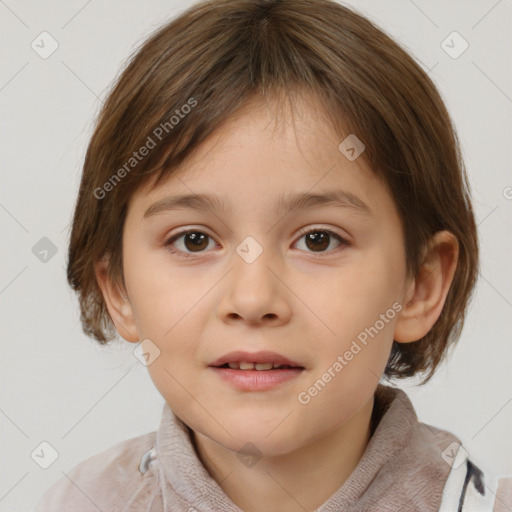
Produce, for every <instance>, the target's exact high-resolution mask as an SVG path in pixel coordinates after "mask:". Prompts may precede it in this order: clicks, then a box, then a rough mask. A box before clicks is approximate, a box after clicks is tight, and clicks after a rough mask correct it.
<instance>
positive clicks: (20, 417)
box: [0, 0, 512, 512]
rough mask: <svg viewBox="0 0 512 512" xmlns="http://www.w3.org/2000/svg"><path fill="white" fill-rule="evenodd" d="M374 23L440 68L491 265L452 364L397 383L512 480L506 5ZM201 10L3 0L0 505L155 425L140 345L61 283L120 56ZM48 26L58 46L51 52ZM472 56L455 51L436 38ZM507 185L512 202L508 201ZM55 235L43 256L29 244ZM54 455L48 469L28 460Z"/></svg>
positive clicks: (430, 5)
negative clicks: (186, 12)
mask: <svg viewBox="0 0 512 512" xmlns="http://www.w3.org/2000/svg"><path fill="white" fill-rule="evenodd" d="M348 4H349V5H351V6H353V7H355V8H356V9H357V10H359V11H360V12H362V13H363V14H366V15H367V16H368V17H370V18H371V19H372V20H373V21H374V22H376V23H377V24H378V25H379V26H381V27H382V28H384V29H385V30H386V31H388V32H389V33H390V34H391V35H392V36H394V37H395V38H396V39H397V40H398V41H399V42H400V43H401V44H402V45H403V46H405V47H406V48H407V49H409V50H410V51H411V52H412V53H413V54H414V55H415V56H416V58H417V59H418V60H419V61H420V62H421V65H422V66H423V67H424V69H431V71H430V76H431V77H432V79H433V80H434V82H435V83H436V84H437V85H438V87H439V89H440V91H441V94H442V96H443V98H444V100H445V101H446V103H447V106H448V109H449V111H450V113H451V115H452V116H453V119H454V121H455V124H456V126H457V128H458V133H459V136H460V139H461V143H462V146H463V151H464V156H465V159H466V164H467V169H468V173H469V175H470V181H471V184H472V188H473V194H474V205H475V209H476V214H477V217H478V222H479V234H480V241H481V247H482V264H481V274H480V279H479V283H478V286H477V290H476V295H475V298H474V301H473V303H472V305H471V308H470V311H469V315H468V321H467V324H466V326H465V329H464V332H463V335H462V338H461V340H460V343H459V345H458V346H457V347H456V349H455V350H454V351H453V354H452V359H451V361H450V363H449V364H448V365H444V366H443V367H442V368H441V370H440V371H439V372H438V375H437V376H436V377H435V378H434V379H433V380H432V381H431V382H430V383H428V384H427V385H425V386H423V387H419V388H418V387H414V386H413V384H414V383H407V382H402V383H400V386H401V387H404V388H406V389H407V390H408V392H409V396H410V397H411V399H412V401H413V404H414V405H415V407H416V410H417V413H418V416H419V418H420V420H422V421H424V422H426V423H429V424H431V425H435V426H438V427H440V428H443V429H445V430H449V431H451V432H453V433H455V434H456V435H457V436H458V437H459V438H460V439H461V440H462V442H463V444H464V446H465V448H466V449H467V450H468V452H469V453H470V456H471V457H472V459H473V460H474V462H475V463H477V465H478V464H480V465H481V466H483V467H488V468H490V469H491V470H492V471H493V472H495V473H497V474H503V473H507V474H509V475H510V474H512V436H511V435H510V433H511V431H512V429H511V427H512V377H511V373H512V372H511V366H512V365H511V362H512V343H511V331H512V329H511V327H512V326H511V318H512V315H511V313H512V286H511V284H512V283H511V281H512V279H511V276H512V273H511V270H510V261H511V259H510V256H511V235H510V234H511V233H512V230H511V227H512V226H511V210H512V200H511V199H510V198H511V197H512V189H507V187H512V175H511V171H510V168H511V167H510V166H511V157H510V156H511V155H510V146H511V141H510V134H511V133H512V129H511V119H512V90H511V89H512V71H511V69H512V68H511V66H510V60H509V58H510V48H512V41H511V34H512V30H511V18H512V16H511V15H512V2H510V1H509V0H500V1H496V0H473V1H471V2H464V1H462V0H458V1H452V2H445V1H442V0H436V1H428V2H427V1H426V0H415V1H414V2H413V1H412V0H392V1H387V2H382V1H379V0H361V1H353V2H348ZM190 5H191V2H188V1H187V2H184V1H172V2H171V1H163V0H145V1H142V0H139V1H138V2H133V1H132V2H126V1H121V0H108V1H99V0H92V1H91V0H90V1H88V2H87V1H84V0H72V1H70V0H67V1H64V0H53V1H37V2H36V1H22V0H20V1H15V0H5V1H3V0H0V34H1V45H0V48H1V55H2V61H1V62H2V64H1V70H0V72H1V75H0V108H1V120H2V122H1V125H0V130H1V131H0V136H1V140H2V145H1V154H0V162H1V167H0V169H1V173H2V185H1V190H0V222H1V226H2V238H1V240H2V243H1V256H2V260H1V265H0V270H1V275H0V307H1V311H2V320H1V335H2V337H1V357H0V365H1V366H0V432H1V444H0V447H1V455H0V461H1V472H0V510H1V511H9V512H16V511H22V510H28V509H30V508H31V507H32V506H33V505H34V503H35V502H36V501H37V499H38V498H39V497H40V496H41V495H42V493H43V492H44V491H45V490H46V489H48V488H49V487H50V486H51V485H53V483H55V482H56V481H57V480H58V479H59V478H60V477H61V476H62V474H63V473H62V472H67V471H69V470H70V469H71V468H72V467H73V466H74V465H76V464H77V463H79V462H80V461H82V460H84V459H86V458H88V457H90V456H92V455H93V454H96V453H98V452H100V451H103V450H105V449H107V448H109V447H111V446H112V445H114V444H116V443H118V442H120V441H122V440H125V439H129V438H131V437H134V436H138V435H141V434H143V433H146V432H150V431H153V430H156V429H157V428H158V424H159V420H160V414H161V409H162V405H163V403H164V402H163V398H162V397H161V396H160V395H159V393H158V392H157V390H156V389H155V388H154V386H153V384H152V382H151V380H150V378H149V376H148V374H147V370H146V368H145V367H144V366H143V365H142V364H140V363H139V362H138V361H137V360H136V359H135V358H134V356H133V354H132V350H133V348H134V345H133V344H128V343H126V342H119V344H118V346H117V347H116V346H114V347H111V348H104V347H100V345H99V344H97V343H96V342H95V341H94V340H92V339H89V338H87V337H86V336H85V335H84V334H83V333H82V331H81V326H80V323H79V316H78V306H77V301H76V298H75V296H74V295H73V293H72V292H71V290H70V289H69V288H68V285H67V283H66V276H65V267H66V253H67V243H68V228H69V222H70V220H71V214H72V210H73V206H74V201H75V199H76V194H77V189H78V184H79V176H80V168H81V164H82V162H83V157H84V153H85V148H86V144H87V142H88V138H89V136H90V134H91V129H92V123H93V121H94V116H95V114H96V113H97V112H98V111H99V108H100V106H101V101H102V100H104V99H105V93H106V90H107V89H108V87H109V85H110V84H111V82H112V80H113V79H114V77H115V76H116V75H117V74H118V72H119V71H120V70H121V68H122V63H123V61H124V60H125V59H126V58H127V57H128V56H129V55H130V54H131V53H132V51H134V50H135V48H136V46H137V45H138V44H139V43H140V42H141V41H142V40H143V39H144V38H145V37H146V36H148V35H149V34H150V33H151V32H152V31H153V30H154V29H156V28H157V27H158V26H160V25H161V24H162V23H163V22H165V21H166V20H168V19H170V18H172V17H174V16H175V15H176V14H177V13H179V12H180V11H182V10H183V9H184V8H186V7H188V6H190ZM43 31H47V32H49V33H50V34H51V36H52V37H53V38H54V39H55V40H56V41H57V42H58V44H59V46H58V49H57V50H56V51H55V52H54V53H53V54H52V55H51V56H50V57H49V58H47V59H43V58H41V57H40V56H39V55H38V54H37V53H36V52H35V51H34V50H33V49H32V48H31V43H32V41H33V40H34V39H36V37H37V36H38V35H39V34H40V33H41V32H43ZM453 31H457V32H459V33H460V34H461V35H462V37H463V38H464V39H465V40H466V41H467V42H468V43H469V48H468V49H467V50H466V51H465V52H464V53H463V54H462V55H461V56H460V57H458V58H457V59H453V58H451V57H450V56H449V55H448V54H447V53H446V52H445V51H444V50H443V48H442V47H441V42H442V41H443V40H444V39H445V38H446V37H447V36H448V35H449V34H450V33H452V32H453ZM507 190H508V199H507ZM42 237H48V238H49V239H50V240H51V241H52V242H53V244H55V246H56V248H57V253H56V255H55V256H54V257H52V258H51V259H49V261H47V262H46V263H43V262H41V261H40V260H39V259H38V258H37V257H36V256H35V255H34V254H33V253H32V247H33V246H34V245H35V244H36V243H37V242H38V241H39V240H40V239H41V238H42ZM42 441H47V442H49V443H50V444H51V445H52V446H53V447H55V449H56V450H57V452H58V453H59V457H58V459H57V460H56V461H55V462H54V464H53V465H51V466H50V467H49V468H48V469H46V470H45V469H41V468H40V467H39V466H38V465H37V464H36V463H35V462H34V461H33V460H32V458H31V456H30V454H31V453H32V451H33V450H34V449H35V448H36V447H38V445H39V444H40V443H41V442H42Z"/></svg>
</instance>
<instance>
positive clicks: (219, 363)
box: [209, 351, 306, 391]
mask: <svg viewBox="0 0 512 512" xmlns="http://www.w3.org/2000/svg"><path fill="white" fill-rule="evenodd" d="M209 367H210V368H211V369H212V370H213V371H214V372H215V374H217V375H218V376H219V377H220V378H221V379H222V380H223V381H224V382H226V383H228V384H229V385H231V386H233V387H235V388H237V389H238V390H240V391H265V390H269V389H272V388H274V387H277V386H278V385H280V384H283V383H284V382H287V381H290V380H293V379H295V378H296V377H298V376H299V375H301V374H302V372H303V371H304V370H305V369H306V368H305V367H304V366H302V365H301V364H299V363H297V362H295V361H292V360H290V359H288V358H286V357H284V356H282V355H280V354H276V353H275V352H257V353H252V354H251V353H248V352H241V351H238V352H231V353H229V354H226V355H224V356H222V357H220V358H219V359H217V360H216V361H213V362H212V363H211V364H210V365H209Z"/></svg>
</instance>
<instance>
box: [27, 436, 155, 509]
mask: <svg viewBox="0 0 512 512" xmlns="http://www.w3.org/2000/svg"><path fill="white" fill-rule="evenodd" d="M155 439H156V432H150V433H148V434H144V435H142V436H138V437H134V438H132V439H127V440H126V441H122V442H120V443H118V444H116V445H114V446H112V447H111V448H108V449H107V450H105V451H103V452H101V453H98V454H96V455H94V456H92V457H90V458H88V459H86V460H84V461H82V462H80V463H79V464H77V465H76V466H74V467H73V468H72V469H71V470H70V471H68V472H66V473H64V475H63V476H62V478H61V479H60V480H58V481H57V483H56V484H55V485H54V486H53V487H51V488H50V489H48V490H47V491H46V493H45V494H44V495H43V496H42V497H41V498H40V500H39V501H38V502H37V504H36V507H35V509H34V512H57V511H59V510H80V511H81V512H88V511H91V512H92V511H94V512H97V511H98V510H109V511H114V510H118V508H119V507H120V505H121V504H123V503H126V501H127V499H128V498H129V496H130V495H131V494H133V492H134V491H136V489H137V488H138V487H140V486H141V485H142V484H143V483H144V480H145V479H147V478H148V477H149V473H148V474H147V476H143V475H142V474H141V473H140V472H139V464H140V461H141V458H142V456H143V455H144V453H146V452H147V451H148V450H150V449H151V448H152V447H153V446H154V444H155Z"/></svg>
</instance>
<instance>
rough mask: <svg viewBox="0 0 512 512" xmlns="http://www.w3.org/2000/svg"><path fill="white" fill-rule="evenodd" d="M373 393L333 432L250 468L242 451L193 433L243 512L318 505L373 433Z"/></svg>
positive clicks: (215, 474)
mask: <svg viewBox="0 0 512 512" xmlns="http://www.w3.org/2000/svg"><path fill="white" fill-rule="evenodd" d="M373 404H374V398H373V395H372V397H371V398H370V399H369V400H368V402H366V403H365V405H364V406H363V407H362V408H361V409H360V410H359V411H358V412H357V413H356V414H355V415H354V416H353V417H352V418H351V419H350V420H349V421H347V422H346V423H344V424H343V425H342V426H340V427H339V428H337V429H336V430H334V431H332V432H330V433H329V434H328V435H326V436H324V437H322V438H321V439H319V440H316V441H314V442H312V443H310V444H307V445H303V446H301V447H299V448H298V449H296V450H294V451H293V452H290V453H286V454H282V455H277V456H276V455H273V456H268V455H265V454H263V455H262V456H261V458H260V459H259V460H258V462H257V463H256V464H254V465H253V466H250V467H247V466H245V465H244V464H242V463H241V461H240V460H239V458H238V457H237V453H236V452H233V451H232V450H229V449H227V448H225V447H223V446H222V445H219V444H218V443H215V442H214V441H212V440H211V439H209V438H208V437H206V436H204V435H202V434H200V433H197V432H194V441H195V448H196V452H197V455H198V457H199V458H200V460H201V462H202V463H203V465H204V466H205V468H206V469H207V470H208V472H209V473H210V475H211V477H212V478H213V479H214V480H215V481H216V482H217V483H218V484H219V486H220V487H221V488H222V489H223V491H224V492H225V493H226V495H227V496H228V497H229V498H230V500H231V501H233V503H235V504H236V505H237V506H238V507H239V508H241V509H242V510H243V511H244V512H267V511H268V510H277V509H278V510H279V511H280V512H296V511H297V510H303V511H306V510H307V511H309V510H315V509H317V508H318V507H320V506H321V505H322V504H323V503H324V502H325V501H327V500H328V499H329V498H330V497H331V496H332V495H333V494H334V493H335V492H336V491H337V490H338V489H339V488H340V487H341V486H342V485H343V483H344V482H345V481H346V480H347V479H348V477H349V476H350V474H351V473H352V471H353V470H354V469H355V467H356V466H357V464H358V462H359V460H360V459H361V457H362V455H363V453H364V450H365V448H366V446H367V444H368V441H369V440H370V437H371V434H372V423H373V422H372V410H373Z"/></svg>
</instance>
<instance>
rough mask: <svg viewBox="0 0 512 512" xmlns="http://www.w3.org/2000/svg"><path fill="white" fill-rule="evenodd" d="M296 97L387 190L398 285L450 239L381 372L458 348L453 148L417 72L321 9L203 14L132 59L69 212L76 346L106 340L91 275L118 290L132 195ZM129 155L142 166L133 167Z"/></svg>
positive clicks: (424, 78) (296, 6) (217, 7)
mask: <svg viewBox="0 0 512 512" xmlns="http://www.w3.org/2000/svg"><path fill="white" fill-rule="evenodd" d="M299 91H306V92H308V93H310V94H314V95H315V96H316V97H318V98H319V99H320V100H321V102H322V104H323V105H324V106H325V111H326V113H327V116H329V120H330V121H332V126H333V127H334V128H335V129H337V130H338V133H340V136H341V134H342V133H343V134H344V135H343V137H344V136H345V135H346V134H348V133H354V134H356V135H357V136H358V138H359V139H361V140H362V141H363V142H364V144H365V146H366V149H365V151H364V153H363V154H362V156H361V157H362V158H365V159H366V161H367V162H368V163H369V165H370V166H371V167H372V169H373V170H374V171H375V172H376V173H378V175H379V176H381V178H382V179H383V180H384V181H385V183H387V185H388V187H389V190H390V192H391V194H392V196H393V198H394V201H395V203H396V205H397V208H398V211H399V213H400V216H401V218H402V222H403V228H404V236H405V252H406V258H407V270H408V273H409V275H416V273H417V271H418V269H419V265H420V263H421V261H420V258H421V251H422V248H423V247H424V246H425V244H426V243H427V242H428V240H429V239H430V237H431V236H432V235H433V234H434V233H436V232H437V231H441V230H449V231H451V232H452V233H453V234H454V235H455V236H456V237H457V239H458V242H459V257H458V265H457V269H456V272H455V276H454V280H453V283H452V286H451V288H450V291H449V293H448V296H447V299H446V303H445V306H444V309H443V311H442V313H441V315H440V317H439V319H438V321H437V322H436V323H435V325H434V326H433V328H432V329H431V331H430V332H429V333H428V334H427V335H426V336H425V337H424V338H422V339H421V340H418V341H416V342H413V343H406V344H401V343H397V342H393V347H392V351H391V354H390V358H389V361H388V364H387V367H386V370H385V375H386V376H388V377H408V376H412V375H414V374H415V373H417V372H426V373H427V376H426V378H425V380H424V382H426V381H427V380H428V379H429V378H430V377H431V376H432V374H433V373H434V370H435V369H436V368H437V366H438V365H439V363H440V361H441V360H442V359H443V357H444V356H445V354H446V352H447V348H448V346H449V345H451V344H453V343H455V342H456V341H457V339H458V338H459V336H460V332H461V329H462V326H463V322H464V317H465V311H466V307H467V304H468V302H469V299H470V296H471V294H472V291H473V288H474V283H475V280H476V275H477V272H478V268H477V267H478V242H477V233H476V226H475V220H474V215H473V210H472V206H471V201H470V194H469V186H468V183H467V178H466V172H465V169H464V163H463V159H462V156H461V152H460V148H459V142H458V139H457V135H456V132H455V129H454V127H453V126H452V123H451V119H450V117H449V114H448V113H447V111H446V108H445V106H444V104H443V101H442V99H441V97H440V95H439V93H438V92H437V90H436V87H435V86H434V84H433V83H432V81H431V80H430V78H429V77H428V75H427V73H425V72H424V71H423V70H422V68H421V67H420V66H419V65H418V64H416V62H415V61H414V60H413V58H411V56H409V55H408V54H407V53H406V52H405V51H404V50H403V49H402V48H401V47H400V46H399V45H398V44H397V43H395V42H394V41H393V40H392V39H391V38H390V37H388V36H387V35H386V34H385V33H384V32H383V31H382V30H381V29H379V28H377V26H375V25H374V24H373V23H372V22H370V21H369V20H368V19H366V18H365V17H363V16H361V15H359V14H357V13H356V12H354V11H353V10H351V9H348V8H347V7H345V6H342V5H340V4H339V3H336V2H334V1H331V0H281V1H279V0H211V1H203V2H201V3H197V4H195V5H193V6H192V7H191V8H189V9H188V10H186V11H185V12H183V13H182V14H181V15H180V16H179V17H177V18H176V19H174V20H172V21H171V22H170V23H168V24H166V25H165V26H163V27H162V28H160V29H158V30H157V31H156V32H155V33H154V34H153V35H152V36H151V37H150V38H149V39H148V40H147V41H146V42H145V43H144V44H143V45H142V46H141V47H140V48H139V49H138V50H137V51H136V52H135V54H134V55H133V56H132V57H131V59H130V61H129V63H128V65H127V66H126V68H125V70H124V71H123V72H122V74H121V75H120V76H119V78H118V79H117V81H116V83H115V84H113V87H112V90H111V92H110V94H109V96H108V98H107V100H106V102H105V104H104V106H103V109H102V111H101V113H100V115H99V117H98V121H97V124H96V127H95V131H94V134H93V136H92V138H91V141H90V143H89V146H88V149H87V153H86V157H85V162H84V166H83V174H82V180H81V184H80V191H79V195H78V201H77V204H76V209H75V212H74V219H73V226H72V232H71V239H70V245H69V255H68V268H67V276H68V282H69V284H70V285H71V287H72V288H73V289H74V290H75V291H76V292H78V294H79V299H80V309H81V321H82V325H83V329H84V332H85V333H86V334H88V335H90V336H93V337H94V338H96V340H98V341H99V342H100V343H106V342H108V341H110V340H111V339H113V338H115V337H116V331H115V328H114V325H113V323H112V321H111V319H110V316H109V314H108V310H107V308H106V305H105V303H104V301H103V297H102V294H101V291H100V289H99V287H98V284H97V282H96V278H95V274H94V267H93V265H94V263H95V262H96V261H98V260H100V259H101V258H102V257H104V256H108V257H109V270H108V273H109V276H110V278H111V279H112V280H113V281H114V282H117V283H119V284H120V283H122V284H123V286H124V277H123V271H122V231H123V225H124V220H125V216H126V212H127V205H128V203H129V200H130V198H131V196H132V195H133V193H134V192H135V191H136V190H137V189H138V188H139V187H140V186H141V185H142V184H143V183H145V182H147V181H148V180H149V179H150V178H155V176H156V178H157V179H156V182H155V185H156V184H157V183H158V182H160V180H161V179H163V178H165V177H167V176H169V175H170V174H171V173H172V171H173V170H174V169H176V168H177V167H178V166H179V165H180V163H182V162H183V161H184V160H185V158H186V157H187V156H188V155H189V154H191V153H192V152H193V151H194V149H195V148H196V147H197V146H198V145H199V144H200V143H201V142H202V141H204V140H205V139H206V137H207V136H208V135H210V134H211V133H212V132H214V131H215V130H216V129H217V128H219V127H220V126H221V124H222V123H223V122H224V121H225V120H226V119H227V118H228V117H229V116H233V115H234V114H235V113H236V111H237V110H238V109H239V108H240V107H242V106H243V105H244V104H245V103H246V102H247V101H248V100H249V99H250V98H252V97H254V96H261V97H263V98H266V97H268V96H269V95H270V94H272V95H276V96H277V97H279V98H287V99H288V100H292V99H293V96H294V94H296V95H298V94H299ZM340 119H343V125H342V123H341V122H340ZM341 140H342V138H340V141H341ZM144 146H145V147H146V148H150V149H149V151H144V152H143V151H142V148H143V147H144ZM139 149H140V153H141V154H142V153H144V155H145V156H144V157H143V158H142V156H140V155H139V153H137V158H136V157H135V156H134V155H135V153H134V152H135V151H137V152H138V151H139ZM139 156H140V159H139Z"/></svg>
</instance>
